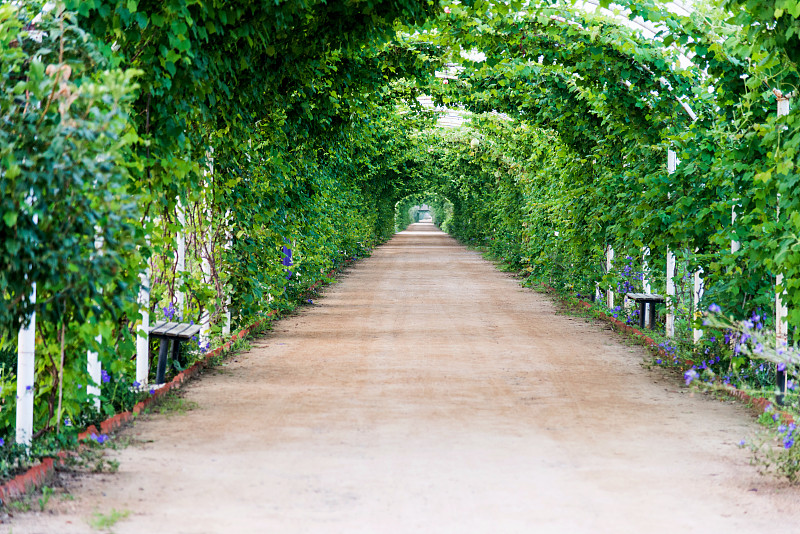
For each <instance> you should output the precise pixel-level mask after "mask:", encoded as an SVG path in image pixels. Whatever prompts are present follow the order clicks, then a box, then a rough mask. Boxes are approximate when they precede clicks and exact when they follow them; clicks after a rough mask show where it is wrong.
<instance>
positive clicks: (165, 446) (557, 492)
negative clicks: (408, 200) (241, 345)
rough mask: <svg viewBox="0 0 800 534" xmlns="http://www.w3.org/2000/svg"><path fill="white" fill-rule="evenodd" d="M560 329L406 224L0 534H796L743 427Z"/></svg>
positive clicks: (633, 360)
mask: <svg viewBox="0 0 800 534" xmlns="http://www.w3.org/2000/svg"><path fill="white" fill-rule="evenodd" d="M556 312H557V309H556V307H555V306H554V305H553V304H552V303H551V302H550V301H549V300H548V299H547V298H546V297H544V296H542V295H539V294H536V293H535V292H533V291H530V290H526V289H523V288H521V287H520V286H519V285H518V283H517V281H516V280H515V279H514V278H512V277H511V276H508V275H506V274H503V273H500V272H498V271H497V270H495V269H494V267H493V266H492V265H491V264H490V263H488V262H486V261H485V260H483V259H482V258H481V257H480V255H479V254H477V253H475V252H471V251H468V250H466V249H465V248H463V247H461V246H460V245H458V244H457V243H456V242H455V241H454V240H452V239H451V238H450V237H448V236H446V235H445V234H443V233H441V232H439V231H438V230H436V229H435V228H434V227H433V226H432V225H429V224H428V225H413V226H412V227H411V228H410V229H409V230H408V231H406V232H402V233H400V234H398V235H397V236H395V238H394V239H392V241H390V242H389V243H388V244H386V245H385V246H382V247H379V248H378V249H376V251H375V253H374V255H373V256H372V257H371V258H369V259H367V260H365V261H362V262H359V263H358V264H356V265H355V267H353V268H352V270H351V272H350V273H349V274H348V275H347V276H346V277H345V278H344V279H343V281H342V282H340V283H338V284H336V285H334V286H332V287H330V288H329V289H328V290H327V291H326V293H325V295H324V297H323V298H320V299H318V300H317V301H316V302H315V303H314V305H313V306H309V307H305V308H303V310H302V311H301V312H300V313H299V314H297V315H295V316H293V317H290V318H287V319H285V320H283V321H281V322H280V323H278V324H277V326H276V329H275V331H273V332H271V333H269V334H268V335H267V336H266V337H263V338H261V339H259V340H256V341H255V342H254V344H253V347H252V350H250V351H249V352H247V353H244V354H241V355H239V356H237V357H236V358H235V360H231V361H229V362H228V363H227V364H226V365H225V366H224V367H221V368H219V369H218V370H217V371H214V372H211V373H207V374H206V375H204V376H203V378H202V379H201V380H199V381H194V382H192V383H191V384H189V385H188V386H187V387H186V389H185V398H186V399H187V400H188V401H193V402H196V403H197V405H198V407H197V409H195V410H191V411H188V412H186V413H185V414H173V415H172V416H164V415H160V416H148V417H147V418H145V419H142V420H139V421H138V422H137V423H136V424H135V425H134V426H133V427H131V428H129V429H127V430H126V431H125V432H123V433H122V437H121V438H120V439H131V440H132V442H133V444H132V445H130V446H128V447H126V448H123V449H121V450H119V451H111V452H110V454H111V455H112V456H113V457H115V458H117V459H118V460H119V461H120V462H121V464H120V468H119V472H118V473H116V474H105V475H92V476H86V477H82V478H78V479H77V480H73V481H71V482H70V483H69V485H68V489H69V491H70V492H71V494H72V496H73V497H74V499H71V500H69V499H63V498H62V497H58V496H55V497H53V498H52V499H51V503H50V504H48V511H46V512H44V513H26V514H17V515H16V516H15V517H13V518H12V521H11V524H10V528H13V531H12V532H13V533H14V534H23V533H48V534H50V533H64V534H67V533H74V532H96V531H95V530H92V527H90V526H89V524H88V519H89V518H90V517H91V516H92V514H95V513H99V514H108V513H109V512H110V511H111V510H112V509H115V510H118V511H126V512H129V513H130V515H129V516H128V517H127V518H126V519H123V520H121V521H119V522H117V523H116V524H115V525H114V526H113V531H114V532H116V533H117V534H126V533H137V534H138V533H227V532H236V533H244V532H258V533H273V532H274V533H281V534H286V533H306V532H308V533H316V532H324V533H328V532H330V533H339V532H341V533H345V532H346V533H408V532H431V533H437V534H438V533H459V534H461V533H516V532H519V533H550V532H553V533H555V532H558V533H615V534H616V533H628V532H630V533H637V534H640V533H643V532H644V533H662V532H663V533H675V532H702V533H717V532H719V533H723V532H725V533H729V532H735V533H737V534H744V533H765V532H772V531H783V532H792V531H794V532H798V531H800V526H798V525H800V491H798V490H797V489H791V488H788V487H787V486H786V485H785V484H783V483H782V482H780V481H777V480H774V479H771V478H767V477H762V476H760V475H758V474H757V472H756V470H755V468H753V467H752V466H750V465H749V454H748V452H747V451H745V450H742V449H739V448H738V447H737V443H738V442H739V440H741V439H742V438H744V437H748V436H750V435H751V434H752V433H753V432H754V431H755V429H756V425H755V424H754V423H753V417H752V415H751V414H750V413H749V412H748V411H747V410H746V409H745V408H743V407H741V406H739V405H733V404H731V403H724V402H720V401H715V400H713V399H709V398H707V397H705V396H703V395H699V394H698V395H692V394H691V393H690V392H689V391H688V390H687V389H686V388H684V387H683V386H682V384H681V383H680V380H679V379H678V378H676V377H675V376H669V375H668V374H666V373H665V372H664V371H662V370H648V369H646V368H645V367H644V366H643V365H642V362H643V361H644V360H646V359H647V358H648V356H647V355H646V353H645V352H644V350H643V349H642V348H640V347H637V346H628V345H626V344H625V342H624V340H623V339H622V337H621V336H619V335H617V334H613V333H611V332H609V331H608V330H607V327H605V326H604V325H602V324H592V323H590V322H588V321H585V320H583V319H580V318H575V317H570V316H567V315H559V314H557V313H556ZM4 527H8V525H0V530H2V528H4ZM793 529H798V530H793Z"/></svg>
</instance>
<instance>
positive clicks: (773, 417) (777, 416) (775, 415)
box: [772, 413, 781, 421]
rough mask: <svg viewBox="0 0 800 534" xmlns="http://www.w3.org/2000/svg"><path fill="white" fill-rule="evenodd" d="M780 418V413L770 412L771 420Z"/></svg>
mask: <svg viewBox="0 0 800 534" xmlns="http://www.w3.org/2000/svg"><path fill="white" fill-rule="evenodd" d="M780 418H781V416H780V415H778V414H776V413H774V414H772V420H773V421H777V420H778V419H780Z"/></svg>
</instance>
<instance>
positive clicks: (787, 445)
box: [783, 438, 794, 449]
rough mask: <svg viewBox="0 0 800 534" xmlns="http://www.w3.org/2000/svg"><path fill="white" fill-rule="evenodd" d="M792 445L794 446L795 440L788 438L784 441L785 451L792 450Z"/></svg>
mask: <svg viewBox="0 0 800 534" xmlns="http://www.w3.org/2000/svg"><path fill="white" fill-rule="evenodd" d="M792 445H794V438H786V439H784V440H783V448H784V449H791V448H792Z"/></svg>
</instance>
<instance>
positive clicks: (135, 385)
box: [131, 380, 141, 388]
mask: <svg viewBox="0 0 800 534" xmlns="http://www.w3.org/2000/svg"><path fill="white" fill-rule="evenodd" d="M131 385H132V386H133V387H135V388H138V387H139V386H141V384H140V383H139V382H137V381H136V380H134V381H133V384H131Z"/></svg>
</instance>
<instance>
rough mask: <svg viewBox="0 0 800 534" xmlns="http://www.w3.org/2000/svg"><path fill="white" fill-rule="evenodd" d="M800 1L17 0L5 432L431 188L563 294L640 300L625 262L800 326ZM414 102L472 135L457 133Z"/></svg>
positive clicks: (3, 177) (7, 37) (267, 304)
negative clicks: (626, 295) (465, 114)
mask: <svg viewBox="0 0 800 534" xmlns="http://www.w3.org/2000/svg"><path fill="white" fill-rule="evenodd" d="M580 6H584V3H581V4H580ZM799 17H800V3H798V2H796V1H795V0H776V1H771V2H740V1H738V0H724V1H722V2H720V3H718V4H704V5H702V6H701V5H696V6H694V7H693V8H692V9H688V10H687V9H675V6H674V4H667V3H661V2H658V1H655V0H645V1H636V2H634V1H633V0H620V1H618V2H616V3H615V4H610V3H607V2H600V5H599V7H598V8H597V11H596V12H591V11H587V10H586V9H585V8H583V7H578V6H576V5H573V4H572V3H571V2H568V1H555V2H550V1H547V2H545V1H543V2H538V1H532V2H518V1H513V2H491V1H486V0H478V1H467V2H457V3H451V2H442V3H435V2H419V1H415V0H391V1H378V2H370V3H349V2H316V1H311V2H299V1H289V2H282V3H278V4H276V3H275V2H266V1H263V2H261V1H259V2H252V1H246V0H238V1H226V2H218V3H197V2H193V1H190V0H170V1H168V2H149V1H130V0H126V1H124V2H123V1H121V0H81V1H78V0H66V1H64V2H56V3H55V4H52V3H50V4H47V5H45V4H44V2H42V3H36V2H26V3H25V4H24V5H20V4H16V3H6V4H3V5H2V6H0V45H1V46H0V64H1V65H2V71H1V72H0V76H2V87H3V92H2V96H1V97H0V99H2V101H1V102H0V112H2V122H3V124H2V128H0V136H1V137H0V190H1V191H2V197H0V213H2V221H0V242H2V246H3V252H2V255H0V294H2V299H3V306H0V356H2V366H3V367H2V370H3V374H2V377H1V378H0V386H1V387H2V393H1V394H0V397H1V398H2V399H1V400H2V411H0V434H8V433H10V432H11V431H12V429H16V433H17V434H16V439H17V441H20V442H22V443H29V442H30V440H31V439H32V438H33V437H34V436H36V435H41V434H47V433H49V432H51V431H57V432H64V431H66V428H65V424H66V423H67V422H69V427H67V428H77V427H80V426H84V425H86V424H88V423H90V422H92V421H94V420H96V419H97V418H98V417H101V416H102V415H103V414H104V413H105V414H108V413H112V412H114V411H115V410H118V409H121V408H122V407H123V406H125V405H126V403H129V402H130V401H131V399H132V398H135V396H136V395H139V394H142V393H141V391H140V390H141V388H142V387H143V386H144V384H145V383H147V382H149V381H150V380H151V379H152V377H151V373H150V369H149V363H150V358H151V351H150V347H149V346H148V343H147V338H146V333H147V329H148V327H149V325H150V324H151V323H152V322H153V321H154V320H157V319H162V318H164V317H168V318H172V319H176V318H180V320H182V321H186V322H190V321H192V322H197V323H201V324H202V325H203V331H202V336H201V339H199V340H198V343H197V347H198V350H204V349H205V348H206V347H207V343H212V344H213V343H217V342H219V340H221V339H222V338H224V336H225V335H226V334H227V333H228V332H229V331H230V329H237V328H239V327H242V326H245V325H248V324H250V323H252V322H253V321H254V320H256V319H258V318H261V317H263V316H264V315H265V314H266V313H267V312H269V311H270V310H274V309H281V308H285V307H288V306H291V305H292V302H293V299H294V298H295V297H296V295H297V294H299V292H300V291H302V289H303V288H304V287H308V285H309V284H310V283H312V282H313V281H314V280H315V279H316V278H318V277H319V276H320V275H321V274H322V273H325V272H328V271H329V270H330V269H331V268H333V267H334V266H336V265H337V264H338V263H340V262H341V261H342V260H343V259H345V258H349V257H353V256H357V255H360V254H363V253H365V252H366V251H368V250H369V249H370V248H371V247H372V246H373V245H375V244H376V243H378V242H380V241H382V240H385V239H387V238H388V237H389V236H390V235H391V233H392V232H393V231H394V224H395V221H396V220H397V221H400V222H401V223H404V222H405V219H404V217H405V216H404V215H402V214H401V213H399V212H396V208H398V209H401V211H402V210H406V215H407V210H408V208H409V207H410V206H411V205H413V204H411V203H412V202H416V201H417V199H420V198H427V199H429V200H430V201H431V202H434V203H435V207H436V209H437V210H439V211H441V212H442V213H444V211H446V212H447V214H448V215H449V217H448V221H447V228H448V230H449V231H450V232H451V233H453V234H454V235H456V236H458V237H459V238H461V239H462V240H464V241H467V242H481V243H482V244H487V245H488V246H490V247H491V248H492V249H494V251H495V252H496V253H497V254H498V255H500V256H502V257H504V258H506V259H507V260H508V261H510V262H513V263H514V264H515V265H517V266H519V267H520V268H523V269H526V270H528V272H530V273H531V275H532V276H534V277H535V278H537V279H541V280H547V281H548V282H549V283H551V284H553V285H561V286H562V287H572V288H574V289H575V290H576V291H579V292H582V293H584V294H585V293H593V292H594V291H595V289H596V284H598V283H600V284H601V287H602V288H603V289H608V290H618V289H619V287H621V286H620V284H621V283H622V279H623V278H625V277H626V276H627V274H626V271H625V268H624V265H630V266H631V269H633V270H634V271H636V272H640V273H643V274H642V275H641V276H639V278H638V279H637V280H636V283H637V284H640V285H641V284H643V282H649V283H650V284H651V285H653V286H654V287H656V286H658V287H664V288H665V290H666V288H667V286H668V285H669V284H670V283H674V284H675V291H674V296H673V295H670V296H671V297H672V298H671V299H670V300H671V302H670V306H671V308H669V309H668V313H667V316H668V317H677V320H678V322H679V323H680V322H681V321H683V323H681V324H679V327H680V328H683V329H684V330H687V331H688V329H690V328H692V327H694V328H695V329H699V328H700V325H699V324H698V323H697V321H694V322H693V321H692V315H691V312H692V308H693V306H694V308H695V310H696V308H697V307H698V306H700V302H698V303H697V305H696V306H695V305H694V304H693V300H695V299H694V298H693V295H697V294H698V289H699V287H700V285H699V283H700V280H701V278H700V276H699V274H698V273H699V271H700V269H702V282H703V285H702V287H703V288H704V294H703V295H704V298H705V300H706V302H707V303H710V302H713V303H715V304H718V305H720V306H721V307H722V308H723V309H724V310H725V311H727V312H729V313H732V314H734V315H736V316H738V317H745V316H750V314H752V313H754V312H756V313H759V314H760V315H762V316H768V317H771V318H775V317H776V314H777V318H778V320H774V319H771V320H770V322H771V323H772V326H773V327H776V328H778V329H779V330H780V329H781V328H782V326H781V325H783V324H784V323H783V321H782V317H783V315H782V311H781V308H782V305H783V304H785V305H787V306H788V323H786V324H788V325H789V326H796V325H798V324H800V285H798V280H800V247H798V238H797V235H798V230H800V216H798V215H797V214H798V202H800V198H799V197H798V195H796V194H794V191H795V188H796V184H797V177H798V172H797V162H798V150H799V149H800V133H798V132H800V129H798V120H799V119H798V117H800V113H798V111H797V106H794V107H792V106H791V99H792V98H794V95H796V94H797V91H798V85H799V84H798V82H799V80H798V74H799V73H800V71H798V64H797V61H798V54H800V42H798V40H799V39H800V22H798V20H799ZM623 20H624V21H628V22H629V23H628V24H623V23H622V21H623ZM630 21H633V24H631V23H630ZM642 27H645V28H647V30H645V31H644V33H643V30H641V28H642ZM446 64H447V65H452V64H458V65H460V67H459V68H458V69H454V70H451V72H450V73H449V74H448V76H447V77H446V78H437V77H436V76H435V75H434V73H435V70H436V69H437V68H442V67H443V66H444V65H446ZM420 94H430V95H432V96H433V97H434V100H435V101H436V103H437V104H440V105H460V106H463V107H464V108H466V110H468V111H470V112H472V113H474V114H475V115H473V120H472V122H471V126H470V127H469V128H464V129H459V130H452V131H450V130H443V129H437V128H434V127H433V124H434V120H435V116H433V115H434V114H431V113H428V112H426V110H425V109H423V108H422V107H421V106H420V105H418V104H417V102H416V100H415V97H416V96H418V95H420ZM489 112H501V113H502V114H504V115H503V116H502V117H510V119H511V120H505V118H498V116H497V115H496V114H491V113H489ZM670 154H672V155H673V156H672V157H670ZM670 161H671V162H672V163H674V168H673V166H668V162H670ZM425 191H428V192H431V193H434V195H428V196H427V197H425V196H424V195H423V196H419V195H420V194H421V193H422V192H425ZM445 206H446V210H445ZM437 213H438V211H437ZM450 214H451V215H450ZM396 216H397V218H396ZM284 248H286V249H291V250H292V251H293V255H294V257H293V260H294V261H293V265H292V266H291V272H290V273H289V274H290V276H289V275H287V272H286V270H287V266H285V265H283V262H282V261H281V260H282V250H283V249H284ZM611 251H613V254H614V258H615V261H614V262H613V263H610V264H609V265H612V268H611V269H604V268H603V266H604V265H607V262H606V260H607V259H608V255H609V254H610V253H611ZM645 262H646V266H645V265H644V263H645ZM671 265H674V269H673V270H672V271H670V266H671ZM629 271H630V270H629ZM629 271H628V272H629ZM695 281H697V283H695ZM667 293H668V294H669V293H670V292H669V291H667ZM776 299H777V300H776ZM684 304H686V305H687V306H686V307H687V310H686V313H678V314H677V316H676V315H675V312H676V311H680V310H678V309H677V308H679V307H680V306H682V305H684ZM782 332H784V333H785V332H786V329H784V330H780V331H779V334H781V333H782ZM789 333H790V332H789ZM137 345H138V348H137ZM137 354H138V356H137ZM87 361H89V362H91V363H90V364H89V365H88V366H87ZM95 361H96V362H97V363H96V364H95V363H94V362H95ZM18 366H19V371H18ZM146 389H147V388H146V387H145V388H144V391H145V394H146ZM98 400H102V402H101V403H99V404H98V402H97V401H98ZM98 405H99V406H100V411H98Z"/></svg>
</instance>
